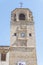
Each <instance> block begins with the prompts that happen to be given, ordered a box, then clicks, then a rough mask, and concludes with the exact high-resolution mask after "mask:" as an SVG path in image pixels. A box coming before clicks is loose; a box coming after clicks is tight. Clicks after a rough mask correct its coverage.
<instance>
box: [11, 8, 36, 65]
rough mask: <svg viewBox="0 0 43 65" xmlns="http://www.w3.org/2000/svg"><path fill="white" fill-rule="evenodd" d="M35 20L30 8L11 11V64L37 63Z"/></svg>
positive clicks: (27, 64) (32, 64)
mask: <svg viewBox="0 0 43 65" xmlns="http://www.w3.org/2000/svg"><path fill="white" fill-rule="evenodd" d="M36 61H37V60H36V42H35V30H34V20H33V15H32V12H31V11H30V9H28V8H16V9H15V10H13V11H12V12H11V24H10V65H37V62H36Z"/></svg>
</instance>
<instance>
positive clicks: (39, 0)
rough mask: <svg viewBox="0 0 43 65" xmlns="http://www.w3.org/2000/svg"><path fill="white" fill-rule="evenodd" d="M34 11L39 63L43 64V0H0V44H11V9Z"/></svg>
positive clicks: (39, 64)
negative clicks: (21, 6)
mask: <svg viewBox="0 0 43 65" xmlns="http://www.w3.org/2000/svg"><path fill="white" fill-rule="evenodd" d="M20 2H22V3H23V7H25V8H29V9H30V10H31V11H32V12H33V16H34V22H35V34H36V51H37V64H38V65H43V0H0V45H10V15H11V11H12V10H13V9H15V8H19V7H20V4H19V3H20Z"/></svg>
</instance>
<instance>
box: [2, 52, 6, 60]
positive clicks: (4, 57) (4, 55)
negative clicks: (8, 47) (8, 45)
mask: <svg viewBox="0 0 43 65" xmlns="http://www.w3.org/2000/svg"><path fill="white" fill-rule="evenodd" d="M1 61H6V53H2V54H1Z"/></svg>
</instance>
